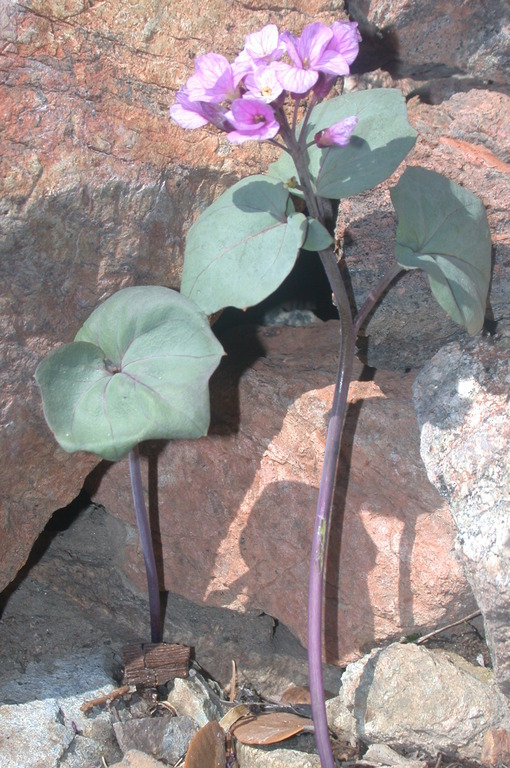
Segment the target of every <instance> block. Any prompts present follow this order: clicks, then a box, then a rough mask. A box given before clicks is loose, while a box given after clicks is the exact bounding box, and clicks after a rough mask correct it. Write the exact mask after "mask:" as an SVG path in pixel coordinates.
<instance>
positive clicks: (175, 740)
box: [113, 715, 198, 762]
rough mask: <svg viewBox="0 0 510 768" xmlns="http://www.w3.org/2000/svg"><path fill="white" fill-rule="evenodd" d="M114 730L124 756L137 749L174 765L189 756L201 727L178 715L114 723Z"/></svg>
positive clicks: (188, 718)
mask: <svg viewBox="0 0 510 768" xmlns="http://www.w3.org/2000/svg"><path fill="white" fill-rule="evenodd" d="M113 730H114V731H115V736H116V738H117V741H118V742H119V747H120V748H121V750H122V752H128V751H129V750H130V749H137V750H139V751H140V752H144V753H146V754H148V755H152V756H154V757H157V758H162V759H163V760H168V761H169V762H175V761H176V760H179V758H180V757H182V755H184V754H185V753H186V750H187V749H188V746H189V743H190V741H191V739H192V738H193V736H194V735H195V733H196V732H197V731H198V726H197V724H196V723H195V722H194V721H193V720H192V719H191V718H190V717H186V716H182V717H181V716H180V715H177V716H176V717H140V718H138V719H136V720H127V721H126V722H125V723H114V724H113Z"/></svg>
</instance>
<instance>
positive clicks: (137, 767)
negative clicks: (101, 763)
mask: <svg viewBox="0 0 510 768" xmlns="http://www.w3.org/2000/svg"><path fill="white" fill-rule="evenodd" d="M110 768H161V763H160V762H159V760H155V759H154V758H153V757H149V755H146V754H145V753H144V752H140V751H139V750H138V749H130V750H129V752H126V754H125V755H124V757H123V758H122V760H121V761H120V763H115V764H114V765H111V766H110Z"/></svg>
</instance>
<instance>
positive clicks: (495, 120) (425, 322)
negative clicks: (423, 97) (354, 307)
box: [338, 76, 510, 369]
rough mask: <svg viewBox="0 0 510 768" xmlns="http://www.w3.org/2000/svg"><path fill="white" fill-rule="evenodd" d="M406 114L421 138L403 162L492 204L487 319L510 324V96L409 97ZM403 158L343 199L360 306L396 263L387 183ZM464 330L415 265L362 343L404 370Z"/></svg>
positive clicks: (371, 360)
mask: <svg viewBox="0 0 510 768" xmlns="http://www.w3.org/2000/svg"><path fill="white" fill-rule="evenodd" d="M374 77H375V80H377V76H374ZM358 84H359V85H362V86H366V85H367V82H366V81H365V82H360V83H358ZM390 84H391V83H390ZM393 85H394V83H393ZM408 113H409V120H410V122H411V124H412V125H413V126H414V127H415V128H416V130H417V131H418V139H417V142H416V145H415V147H414V149H413V150H412V151H411V152H410V153H409V155H408V156H407V158H406V164H408V165H420V166H423V167H425V168H429V169H430V170H433V171H436V172H438V173H442V174H444V175H445V176H447V177H448V178H450V179H451V180H452V181H454V182H455V183H456V184H460V185H461V186H464V187H465V188H466V189H468V190H470V191H471V192H473V194H475V195H477V196H478V197H479V198H480V199H481V200H482V202H483V203H484V205H485V207H486V209H487V215H488V220H489V227H490V231H491V237H492V242H493V247H494V250H493V273H492V281H491V288H490V295H489V305H488V312H487V317H488V318H489V319H491V320H492V325H493V324H494V322H498V321H502V322H505V321H506V320H507V319H508V303H509V300H510V226H509V224H510V219H509V213H508V212H509V210H510V155H509V153H508V148H509V146H510V133H509V129H508V126H509V125H510V96H508V95H505V94H501V93H492V92H488V91H482V90H473V91H469V92H468V93H456V94H454V95H453V96H451V98H449V99H448V100H447V101H444V102H442V103H441V104H437V105H435V106H431V105H429V104H424V103H422V102H421V101H420V99H419V98H412V99H411V100H410V101H409V103H408ZM406 164H404V163H403V164H402V165H401V166H400V167H399V168H398V169H397V171H396V172H395V173H394V174H393V176H392V177H391V178H390V179H388V180H387V181H385V182H383V183H382V184H380V185H379V186H378V187H376V188H375V189H374V190H369V191H368V192H365V193H363V194H361V195H356V196H355V197H352V198H349V199H347V200H342V203H341V209H340V213H339V217H338V228H339V235H340V236H341V237H343V239H344V243H345V245H344V253H345V257H346V263H347V266H348V269H349V275H350V279H351V285H352V289H353V292H354V295H355V297H356V301H357V304H358V306H360V305H361V303H362V301H363V300H364V298H365V296H366V295H367V293H368V290H369V288H368V286H369V285H371V284H373V282H375V281H376V280H377V279H378V278H379V277H382V275H383V274H384V273H385V272H386V271H387V269H388V268H389V266H390V265H391V264H393V263H394V256H393V252H394V247H395V233H396V227H397V219H396V214H395V211H394V208H393V205H392V203H391V200H390V195H389V188H390V187H392V186H394V185H395V184H396V183H397V181H398V179H399V177H400V175H401V174H402V173H403V171H404V170H405V167H406ZM464 335H465V334H464V331H463V329H462V328H460V326H458V325H456V324H455V323H454V322H453V321H452V320H450V318H449V316H448V315H447V314H446V313H445V312H443V310H442V309H440V307H439V306H438V305H437V304H436V303H435V300H434V299H433V298H432V296H431V292H430V288H429V285H428V280H427V278H426V277H425V276H424V274H423V273H421V272H418V271H416V270H410V271H409V272H408V273H406V274H404V276H403V277H402V279H401V280H400V281H399V282H397V284H396V285H395V286H394V287H393V288H392V289H391V291H389V293H388V294H387V296H386V297H385V298H384V299H383V301H382V302H381V303H380V305H379V306H378V308H377V309H376V310H375V312H374V313H373V314H372V315H371V317H370V319H369V322H368V323H367V324H366V325H365V328H364V329H362V333H361V334H360V336H361V338H360V344H359V346H360V349H361V351H362V357H363V359H365V360H367V362H368V364H369V365H372V366H375V367H382V368H395V369H405V368H409V367H411V368H414V367H416V366H417V365H422V364H423V363H424V362H426V361H427V360H429V359H430V358H431V357H432V356H433V355H434V354H435V353H436V352H437V351H438V350H439V349H440V347H442V346H443V345H444V344H446V343H447V342H448V341H451V340H452V339H454V338H461V337H462V336H464Z"/></svg>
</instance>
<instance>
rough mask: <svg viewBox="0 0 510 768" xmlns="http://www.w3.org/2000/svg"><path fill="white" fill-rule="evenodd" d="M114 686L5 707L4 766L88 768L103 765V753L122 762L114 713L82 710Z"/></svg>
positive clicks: (0, 745)
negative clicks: (89, 700) (116, 741)
mask: <svg viewBox="0 0 510 768" xmlns="http://www.w3.org/2000/svg"><path fill="white" fill-rule="evenodd" d="M71 677H72V675H71ZM112 688H113V686H112V685H111V684H110V685H109V686H103V687H102V688H101V689H98V690H92V691H87V692H86V693H82V694H80V695H75V696H70V697H67V698H62V699H56V698H47V699H44V700H42V701H30V702H26V703H23V704H11V705H9V704H5V705H3V706H0V765H1V766H2V768H83V766H85V765H87V766H88V765H94V764H98V763H99V761H100V760H101V757H102V756H104V757H105V759H106V760H107V761H108V762H109V763H110V762H112V761H113V760H118V759H119V757H120V753H119V750H118V747H117V746H116V744H115V740H114V738H113V731H112V718H111V715H110V714H109V713H108V712H107V711H103V712H98V713H95V714H93V715H92V716H88V717H87V716H86V715H84V713H83V712H82V711H81V709H80V707H81V705H82V704H83V702H84V701H86V700H88V699H94V698H97V697H98V696H100V695H102V694H103V693H106V692H108V690H111V689H112Z"/></svg>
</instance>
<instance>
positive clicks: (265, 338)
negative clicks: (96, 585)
mask: <svg viewBox="0 0 510 768" xmlns="http://www.w3.org/2000/svg"><path fill="white" fill-rule="evenodd" d="M247 334H248V330H246V329H241V330H240V331H238V332H237V335H234V336H233V337H231V338H230V339H229V340H227V343H226V347H227V350H228V352H229V356H228V357H227V358H226V359H225V360H224V363H223V364H222V366H221V368H220V370H219V372H218V374H217V375H215V377H214V378H213V423H212V427H211V432H210V436H209V437H208V438H205V439H203V440H199V441H189V442H188V441H181V442H176V443H170V444H167V445H163V444H161V445H157V446H150V447H148V449H147V455H148V457H149V460H148V468H147V465H146V466H145V469H144V473H145V478H146V483H147V489H148V497H149V500H150V502H151V506H152V520H153V526H154V529H155V531H156V536H157V542H158V543H157V549H158V551H159V559H160V569H161V587H162V588H164V589H168V590H171V591H172V592H177V593H179V594H181V595H184V596H185V597H187V598H188V599H191V600H194V601H197V602H204V603H207V604H210V605H221V606H228V607H230V608H235V609H238V610H243V609H248V608H251V609H257V610H260V611H263V612H265V613H267V614H270V615H271V616H273V617H275V618H277V619H278V620H280V621H282V622H283V623H284V624H286V625H287V626H288V627H289V628H290V629H291V631H292V632H294V633H295V634H296V635H297V636H298V637H299V638H300V640H301V641H302V642H305V640H306V599H307V598H306V596H307V577H308V564H309V555H310V546H311V535H312V526H313V518H314V514H315V504H316V500H317V489H318V484H319V477H320V470H321V466H322V458H323V452H324V444H325V436H326V424H327V416H328V412H329V409H330V407H331V400H332V390H333V381H334V376H335V367H336V361H335V353H336V348H337V344H338V323H337V322H336V321H331V322H329V323H325V324H322V323H320V324H318V325H313V326H310V327H307V328H299V329H294V328H279V329H264V330H262V331H259V332H258V333H257V335H255V336H253V335H252V336H251V337H249V336H247ZM360 374H361V367H360V366H359V365H358V367H357V373H356V375H357V376H358V377H359V376H360ZM413 378H414V377H413V376H411V375H404V374H400V373H396V374H395V373H388V372H382V371H381V372H379V373H378V374H377V375H376V377H375V380H374V381H363V380H362V381H355V382H353V384H352V386H351V393H350V402H351V407H350V412H349V418H348V425H347V433H346V440H345V443H344V449H343V453H342V461H341V470H342V473H343V475H342V478H343V479H341V480H340V482H339V485H338V491H337V496H336V502H335V514H334V522H333V527H332V534H331V548H330V553H329V559H328V567H327V599H326V608H325V617H326V658H327V659H328V660H329V661H331V662H338V663H341V664H344V663H345V662H347V661H349V660H352V659H354V658H356V657H358V656H359V655H360V654H362V652H363V651H364V650H365V649H367V648H370V647H372V646H373V645H374V644H375V643H376V642H382V641H384V640H387V639H389V638H393V639H394V638H399V637H400V636H402V635H407V634H410V633H413V632H416V631H421V630H426V629H429V628H433V627H437V626H438V625H439V624H440V623H441V622H443V621H444V622H447V621H449V620H454V619H456V618H459V617H460V616H462V615H463V614H464V613H467V612H469V611H470V610H472V608H473V598H472V595H471V591H470V589H469V588H468V586H467V583H466V580H465V578H464V576H463V573H462V570H461V568H460V566H459V564H458V563H457V561H456V559H455V555H454V551H453V542H454V535H455V531H454V525H453V522H452V519H451V516H450V513H449V511H448V508H447V507H446V505H445V504H444V503H443V502H442V501H441V498H440V497H439V495H438V493H437V492H436V491H435V490H434V488H433V487H432V486H431V484H430V483H429V482H428V480H427V478H426V474H425V471H424V468H423V466H422V464H421V461H420V456H419V432H418V427H417V423H416V417H415V415H414V411H413V406H412V400H411V384H412V381H413ZM348 468H349V477H348V481H346V479H345V472H346V470H347V469H348ZM156 480H157V481H158V487H157V490H156ZM87 484H88V487H89V489H90V490H91V491H92V492H93V493H94V498H95V499H96V501H98V502H100V503H102V504H104V505H105V506H106V507H107V508H108V509H109V510H110V511H113V512H114V513H115V514H118V515H119V516H121V517H122V518H123V519H124V520H125V521H129V523H130V524H131V525H133V512H132V503H131V499H130V487H129V477H128V471H127V466H126V462H120V463H118V464H115V465H103V466H102V467H99V468H98V469H97V470H95V471H94V473H93V474H92V476H91V477H90V478H89V481H88V483H87ZM342 518H343V521H344V522H343V533H342V534H341V525H340V523H341V519H342ZM126 574H127V576H128V577H129V578H130V579H132V580H133V581H135V582H136V583H137V585H139V586H141V587H143V586H144V580H145V573H144V566H143V560H142V556H141V552H140V549H139V546H138V544H137V543H136V538H134V540H133V546H132V548H131V550H130V551H128V552H127V553H126Z"/></svg>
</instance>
